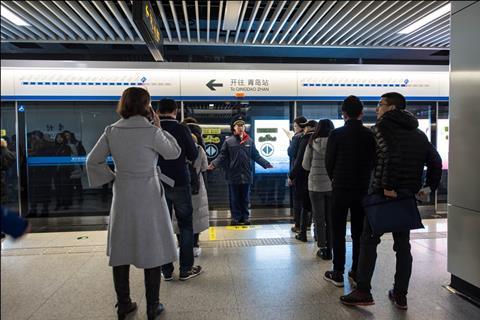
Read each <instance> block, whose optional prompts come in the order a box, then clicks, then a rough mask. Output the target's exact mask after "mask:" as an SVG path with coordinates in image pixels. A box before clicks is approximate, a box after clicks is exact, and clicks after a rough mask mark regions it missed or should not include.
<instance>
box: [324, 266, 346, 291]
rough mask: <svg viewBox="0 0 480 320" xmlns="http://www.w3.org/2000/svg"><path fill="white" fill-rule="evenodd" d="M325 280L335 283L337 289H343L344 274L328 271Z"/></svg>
mask: <svg viewBox="0 0 480 320" xmlns="http://www.w3.org/2000/svg"><path fill="white" fill-rule="evenodd" d="M323 279H325V280H327V281H328V282H331V283H333V284H334V285H335V286H336V287H343V272H340V271H335V270H332V271H327V272H325V275H324V276H323Z"/></svg>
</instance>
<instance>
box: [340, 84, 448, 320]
mask: <svg viewBox="0 0 480 320" xmlns="http://www.w3.org/2000/svg"><path fill="white" fill-rule="evenodd" d="M405 107H406V101H405V97H404V96H402V95H401V94H399V93H396V92H390V93H386V94H384V95H382V98H381V100H380V103H379V104H378V107H377V122H376V124H375V127H374V128H373V129H372V130H373V132H374V134H375V140H376V164H375V170H374V178H373V183H372V187H373V190H374V191H375V192H378V193H382V194H384V195H385V196H386V197H388V198H396V197H397V192H402V193H403V192H405V191H406V192H410V193H412V194H417V195H419V196H422V194H423V193H425V192H428V191H427V190H428V189H429V190H430V192H433V191H435V189H437V187H438V185H439V183H440V178H441V175H442V159H441V158H440V156H439V154H438V152H437V150H435V148H434V147H433V146H432V144H431V143H430V142H429V141H428V138H427V136H426V135H425V134H424V133H423V132H422V131H421V130H419V129H418V120H417V119H416V118H415V117H414V115H413V114H411V113H410V112H408V111H406V110H405ZM425 165H426V166H427V174H426V180H425V184H424V185H423V184H422V180H423V179H422V178H423V170H424V166H425ZM422 186H423V187H424V188H422ZM421 188H422V189H421ZM381 236H382V235H381V234H373V232H372V230H371V228H370V223H369V221H368V216H365V221H364V228H363V233H362V236H361V240H360V258H359V263H358V269H357V289H356V290H354V291H353V292H351V293H350V294H348V295H346V296H342V297H341V298H340V300H341V301H342V303H344V304H347V305H362V306H365V305H371V304H374V301H373V297H372V295H371V293H370V290H371V280H372V276H373V272H374V269H375V262H376V257H377V245H378V244H379V243H380V237H381ZM393 250H394V251H395V253H396V258H397V262H396V272H395V281H394V284H393V289H391V290H390V291H389V292H388V296H389V298H390V300H391V301H392V302H393V303H394V304H395V306H396V307H398V308H399V309H403V310H405V309H407V291H408V284H409V281H410V276H411V273H412V254H411V253H410V230H406V231H402V232H393Z"/></svg>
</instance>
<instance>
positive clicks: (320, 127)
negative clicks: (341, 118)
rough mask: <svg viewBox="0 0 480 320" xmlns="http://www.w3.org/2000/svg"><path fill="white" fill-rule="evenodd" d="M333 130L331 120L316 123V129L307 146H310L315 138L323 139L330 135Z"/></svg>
mask: <svg viewBox="0 0 480 320" xmlns="http://www.w3.org/2000/svg"><path fill="white" fill-rule="evenodd" d="M333 129H335V126H334V125H333V122H332V120H330V119H322V120H320V121H319V122H318V124H317V127H316V128H315V132H314V133H313V134H312V135H311V137H310V140H309V141H308V144H309V145H310V146H311V145H312V144H313V141H314V140H315V139H317V138H325V137H328V136H329V135H330V132H332V130H333Z"/></svg>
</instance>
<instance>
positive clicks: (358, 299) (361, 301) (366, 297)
mask: <svg viewBox="0 0 480 320" xmlns="http://www.w3.org/2000/svg"><path fill="white" fill-rule="evenodd" d="M340 301H341V302H342V303H343V304H345V305H347V306H371V305H373V304H375V301H374V300H373V297H372V295H371V294H370V293H369V292H363V291H360V290H353V291H352V292H350V293H349V294H347V295H345V296H341V297H340Z"/></svg>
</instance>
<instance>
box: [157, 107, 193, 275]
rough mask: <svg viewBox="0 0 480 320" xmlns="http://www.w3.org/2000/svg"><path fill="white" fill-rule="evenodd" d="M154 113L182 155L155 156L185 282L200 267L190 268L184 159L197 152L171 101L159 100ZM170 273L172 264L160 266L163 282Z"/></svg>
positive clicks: (190, 211)
mask: <svg viewBox="0 0 480 320" xmlns="http://www.w3.org/2000/svg"><path fill="white" fill-rule="evenodd" d="M157 112H158V114H159V116H160V123H161V126H162V128H163V130H165V131H167V132H168V133H170V134H171V135H172V136H174V137H175V139H176V140H177V143H178V145H179V146H180V147H181V148H182V153H181V154H180V156H179V157H178V158H177V159H175V160H165V159H163V157H162V156H159V159H158V165H159V166H160V168H161V170H162V175H161V177H160V179H161V180H162V183H163V187H164V188H165V198H166V200H167V205H168V208H169V210H170V215H172V209H174V211H175V216H176V218H177V222H178V229H179V230H180V235H179V245H180V280H187V279H190V278H193V277H195V276H197V275H199V274H200V273H201V271H202V268H201V267H200V266H193V262H194V258H193V222H192V214H193V207H192V192H191V188H190V173H189V171H188V167H187V160H189V161H191V162H193V161H195V159H196V158H197V156H198V150H197V147H196V146H195V142H194V141H193V138H192V135H191V133H190V129H188V127H187V126H185V125H182V124H180V123H178V121H177V120H176V118H177V104H176V102H175V101H174V100H171V99H163V100H161V101H160V105H159V108H158V110H157ZM152 245H154V244H152ZM173 270H174V267H173V263H169V264H166V265H164V266H162V273H163V276H164V278H165V280H166V281H170V280H173Z"/></svg>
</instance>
